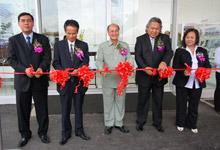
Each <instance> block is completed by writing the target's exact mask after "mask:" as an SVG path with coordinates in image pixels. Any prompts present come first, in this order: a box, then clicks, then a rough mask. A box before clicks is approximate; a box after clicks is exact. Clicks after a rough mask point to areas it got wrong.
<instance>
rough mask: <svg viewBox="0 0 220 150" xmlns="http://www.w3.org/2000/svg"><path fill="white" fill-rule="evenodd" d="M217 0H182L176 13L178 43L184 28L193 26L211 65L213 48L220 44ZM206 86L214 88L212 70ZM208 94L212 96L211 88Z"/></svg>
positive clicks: (219, 4)
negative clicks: (198, 34)
mask: <svg viewBox="0 0 220 150" xmlns="http://www.w3.org/2000/svg"><path fill="white" fill-rule="evenodd" d="M219 6H220V1H219V0H210V1H206V0H193V1H191V0H184V1H179V14H178V26H179V28H178V35H179V43H180V40H181V37H182V36H183V32H184V30H185V29H187V28H190V27H193V28H196V29H198V31H199V33H200V42H199V45H200V46H202V47H204V48H206V49H207V51H208V54H209V59H210V62H211V65H212V67H215V64H214V54H215V49H216V48H217V47H218V46H220V34H219V33H220V19H219V16H220V11H218V10H219ZM206 83H207V88H206V89H205V90H206V91H209V89H214V88H215V84H216V81H215V72H214V71H212V73H211V76H210V78H209V79H208V80H207V82H206ZM209 93H210V96H213V90H212V91H211V92H209Z"/></svg>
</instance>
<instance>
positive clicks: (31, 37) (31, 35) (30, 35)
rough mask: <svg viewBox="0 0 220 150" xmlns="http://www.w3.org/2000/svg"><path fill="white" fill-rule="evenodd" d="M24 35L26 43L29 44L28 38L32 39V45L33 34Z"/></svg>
mask: <svg viewBox="0 0 220 150" xmlns="http://www.w3.org/2000/svg"><path fill="white" fill-rule="evenodd" d="M22 34H23V36H24V39H25V41H26V43H28V39H27V37H28V36H29V37H30V43H31V44H32V40H33V32H31V34H29V35H25V34H24V33H22Z"/></svg>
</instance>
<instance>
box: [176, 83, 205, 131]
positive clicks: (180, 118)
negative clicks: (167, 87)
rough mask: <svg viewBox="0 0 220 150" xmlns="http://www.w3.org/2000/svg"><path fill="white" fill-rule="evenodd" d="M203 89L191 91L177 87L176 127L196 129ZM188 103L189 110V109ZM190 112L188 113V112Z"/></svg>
mask: <svg viewBox="0 0 220 150" xmlns="http://www.w3.org/2000/svg"><path fill="white" fill-rule="evenodd" d="M201 94H202V88H199V89H195V88H193V89H189V88H185V87H178V86H176V125H177V126H180V127H185V126H187V127H189V128H191V129H196V128H197V126H196V123H197V119H198V106H199V101H200V97H201ZM187 101H188V102H189V104H188V109H187ZM187 110H188V111H187Z"/></svg>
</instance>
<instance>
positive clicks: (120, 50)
mask: <svg viewBox="0 0 220 150" xmlns="http://www.w3.org/2000/svg"><path fill="white" fill-rule="evenodd" d="M117 49H119V52H120V53H121V55H122V56H126V55H127V54H128V50H127V49H126V48H124V47H122V46H121V45H120V44H118V45H117Z"/></svg>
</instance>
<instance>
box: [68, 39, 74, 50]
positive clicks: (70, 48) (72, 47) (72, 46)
mask: <svg viewBox="0 0 220 150" xmlns="http://www.w3.org/2000/svg"><path fill="white" fill-rule="evenodd" d="M67 41H68V46H69V52H70V53H71V46H70V44H72V48H73V52H74V49H75V48H74V47H75V41H74V42H70V41H69V40H67Z"/></svg>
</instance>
